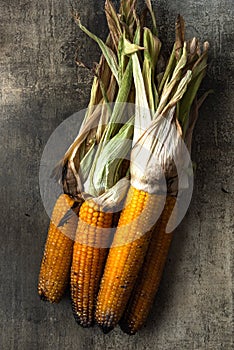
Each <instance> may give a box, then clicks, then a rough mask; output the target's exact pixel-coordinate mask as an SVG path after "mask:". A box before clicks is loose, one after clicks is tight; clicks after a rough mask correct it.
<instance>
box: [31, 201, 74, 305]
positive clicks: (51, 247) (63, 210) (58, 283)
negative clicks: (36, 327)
mask: <svg viewBox="0 0 234 350" xmlns="http://www.w3.org/2000/svg"><path fill="white" fill-rule="evenodd" d="M74 204H75V201H74V200H73V199H71V198H70V197H69V196H68V195H66V194H62V195H60V197H59V198H58V200H57V202H56V204H55V207H54V210H53V214H52V218H51V221H50V226H49V231H48V237H47V241H46V245H45V251H44V256H43V258H42V262H41V270H40V275H39V283H38V293H39V295H40V296H41V298H42V299H43V300H47V301H50V302H51V303H54V302H55V303H57V302H59V301H60V299H61V297H62V295H63V294H64V292H65V289H66V287H67V284H68V281H69V271H70V266H71V258H72V248H73V241H74V234H75V230H76V227H77V221H78V218H77V216H76V215H75V214H74V213H73V212H72V214H71V215H70V217H68V219H67V221H66V222H64V223H63V224H62V223H61V220H63V218H64V216H65V215H66V214H67V213H68V212H69V211H70V210H71V209H72V207H73V206H74Z"/></svg>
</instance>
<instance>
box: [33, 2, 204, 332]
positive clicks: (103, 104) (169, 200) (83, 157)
mask: <svg viewBox="0 0 234 350" xmlns="http://www.w3.org/2000/svg"><path fill="white" fill-rule="evenodd" d="M145 3H146V7H145V9H144V10H143V11H142V13H141V15H140V16H138V15H137V9H136V1H135V0H122V2H121V5H120V9H119V13H117V12H116V9H115V8H114V6H113V4H112V3H111V2H110V1H109V0H107V1H106V5H105V12H106V18H107V23H108V27H109V35H108V37H107V40H106V42H105V43H104V42H103V41H102V40H101V39H99V38H97V37H96V36H95V35H94V34H92V33H90V32H89V31H88V29H87V28H85V27H84V26H83V25H82V24H81V21H80V18H79V16H78V15H77V14H76V13H73V15H74V18H75V20H76V22H77V23H78V25H79V27H80V28H81V29H82V30H83V31H84V32H85V33H86V34H88V35H89V36H90V37H91V38H92V39H93V40H95V41H96V43H97V44H98V45H99V47H100V48H101V50H102V56H101V59H100V62H99V64H98V65H97V66H96V68H95V77H94V82H93V86H92V91H91V97H90V103H89V107H88V109H87V112H86V115H85V118H84V120H83V123H82V126H81V128H80V131H79V134H78V136H77V138H76V139H75V141H74V143H73V144H72V145H71V147H70V148H69V149H68V151H67V152H66V154H65V156H64V159H63V160H62V161H61V162H60V164H59V165H58V166H57V167H56V169H55V170H54V174H53V175H54V176H55V177H56V179H57V180H59V181H61V183H62V186H63V193H62V194H61V196H60V197H59V198H58V200H57V202H56V204H55V207H54V211H53V214H52V218H51V223H50V227H49V233H48V238H47V242H46V246H45V252H44V256H43V259H42V264H41V271H40V276H39V286H38V290H39V294H40V296H41V298H42V299H44V300H48V301H50V302H59V300H60V299H61V297H62V295H63V294H64V292H65V289H66V287H67V285H68V283H69V280H70V289H71V298H72V308H73V313H74V316H75V319H76V321H77V322H78V323H79V324H80V325H82V326H83V327H89V326H92V325H93V324H94V323H95V322H96V323H97V324H98V325H100V326H101V327H102V329H103V331H104V332H105V333H107V332H108V331H110V330H112V329H113V328H114V327H115V326H116V325H117V324H118V323H119V324H120V326H121V328H122V330H123V331H124V332H126V333H128V334H135V333H136V332H137V331H138V330H139V329H140V328H141V327H142V325H143V324H144V322H145V320H146V318H147V315H148V313H149V310H150V307H151V305H152V303H153V300H154V297H155V294H156V292H157V289H158V286H159V283H160V279H161V276H162V272H163V268H164V265H165V261H166V257H167V255H168V250H169V247H170V243H171V240H172V237H173V233H172V232H170V228H168V227H169V226H168V225H169V223H170V227H171V229H173V228H174V227H175V226H176V224H175V222H176V221H178V215H179V214H178V208H177V206H178V205H177V204H178V194H179V192H183V191H186V188H187V187H189V177H190V175H191V169H189V166H190V165H189V161H188V160H185V158H186V157H185V155H184V154H185V153H186V152H184V150H183V145H184V144H185V145H186V146H187V148H186V150H189V152H190V149H191V141H192V132H193V129H194V125H195V122H196V119H197V115H198V109H199V107H200V105H201V104H202V102H203V101H204V99H205V97H206V95H207V94H205V95H204V96H202V97H201V98H200V99H198V97H197V92H198V89H199V86H200V84H201V82H202V79H203V78H204V76H205V73H206V67H207V55H208V46H209V45H208V43H207V42H205V43H204V44H203V49H202V50H201V47H200V46H201V45H200V43H199V41H198V40H197V39H196V38H193V39H192V40H190V41H185V35H184V21H183V18H182V17H181V16H178V19H177V22H176V40H175V44H174V47H173V49H172V52H171V55H170V57H167V56H166V54H165V52H164V51H165V50H164V47H163V45H162V44H161V42H160V40H159V38H158V32H157V26H156V19H155V14H154V12H153V9H152V6H151V2H150V0H146V1H145ZM148 20H149V23H150V24H149V26H147V23H148ZM175 159H176V160H175ZM178 164H179V166H178ZM179 168H180V169H183V171H182V172H181V171H180V170H179ZM181 177H183V181H181ZM173 223H174V224H173Z"/></svg>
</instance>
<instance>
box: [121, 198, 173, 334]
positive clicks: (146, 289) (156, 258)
mask: <svg viewBox="0 0 234 350" xmlns="http://www.w3.org/2000/svg"><path fill="white" fill-rule="evenodd" d="M175 201H176V198H175V197H170V196H168V197H167V200H166V204H165V207H164V210H163V212H162V214H161V217H160V219H159V220H158V223H157V225H156V228H155V230H154V232H153V234H152V238H151V241H150V245H149V249H148V251H147V254H146V257H145V260H144V264H143V266H142V269H141V273H140V274H139V277H138V278H137V281H136V284H135V287H134V289H133V291H132V294H131V298H130V300H129V303H128V306H127V309H126V311H125V313H124V316H123V319H122V320H121V322H120V326H121V329H122V330H123V331H124V332H125V333H128V334H130V335H131V334H135V333H136V332H137V331H138V330H139V329H140V328H141V327H142V326H143V324H144V323H145V321H146V319H147V316H148V314H149V311H150V308H151V305H152V303H153V300H154V297H155V295H156V293H157V290H158V287H159V283H160V280H161V277H162V273H163V269H164V266H165V262H166V259H167V255H168V251H169V247H170V244H171V241H172V237H173V233H172V232H170V233H166V226H167V223H168V221H169V219H170V218H171V214H172V211H173V208H174V205H175ZM173 215H175V214H173ZM172 219H173V218H172Z"/></svg>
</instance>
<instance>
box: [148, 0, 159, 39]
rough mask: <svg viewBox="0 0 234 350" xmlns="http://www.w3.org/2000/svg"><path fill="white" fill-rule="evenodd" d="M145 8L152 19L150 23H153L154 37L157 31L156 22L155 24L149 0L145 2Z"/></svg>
mask: <svg viewBox="0 0 234 350" xmlns="http://www.w3.org/2000/svg"><path fill="white" fill-rule="evenodd" d="M145 3H146V6H147V8H148V10H149V13H150V15H151V18H152V23H153V34H154V35H158V29H157V22H156V17H155V14H154V11H153V8H152V4H151V1H150V0H145Z"/></svg>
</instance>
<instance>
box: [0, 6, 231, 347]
mask: <svg viewBox="0 0 234 350" xmlns="http://www.w3.org/2000/svg"><path fill="white" fill-rule="evenodd" d="M117 3H118V2H117V1H115V4H117ZM156 3H157V13H158V18H159V19H158V22H159V26H160V30H161V33H162V35H161V36H162V38H163V39H164V40H167V41H168V42H169V43H172V40H173V25H174V19H175V17H176V15H177V14H178V13H181V14H183V15H184V17H185V19H186V22H187V30H188V34H189V35H194V34H195V35H197V36H198V37H200V38H201V40H203V41H204V40H209V42H210V44H211V54H210V66H209V73H208V79H207V80H206V84H205V86H203V89H207V88H212V89H214V90H215V94H214V95H212V96H210V97H209V98H208V100H207V102H206V104H205V105H204V107H203V108H202V110H201V113H200V119H199V122H198V124H197V127H196V132H195V137H194V147H193V159H194V161H195V162H196V163H197V174H196V179H195V181H196V182H195V190H194V195H193V200H192V203H191V206H190V209H189V212H188V213H187V216H186V218H185V219H184V221H183V223H182V224H181V225H180V227H179V228H178V229H177V232H176V234H175V238H174V241H173V244H172V249H171V252H170V256H169V259H168V263H167V266H166V269H165V273H164V276H163V280H162V283H161V287H160V290H159V292H158V295H157V298H156V300H155V303H154V307H153V309H152V312H151V314H150V317H149V320H148V322H147V324H146V326H145V327H144V329H143V330H142V331H141V332H139V334H138V335H136V336H134V337H128V336H126V335H124V334H122V333H121V331H120V329H119V328H117V329H116V330H114V331H113V332H111V333H110V334H108V335H103V334H102V333H101V331H100V330H99V329H98V328H94V329H90V330H87V329H82V328H79V327H78V326H77V325H76V323H75V321H74V319H73V316H72V313H71V308H70V301H69V297H68V295H67V296H66V297H65V299H64V300H63V301H62V302H61V303H60V304H59V305H49V304H47V303H43V302H41V301H40V300H39V297H38V295H37V278H38V272H39V267H40V260H41V256H42V252H43V246H44V243H45V239H46V229H47V226H48V222H49V219H48V217H47V215H46V213H45V210H44V208H43V204H42V201H41V198H40V192H39V185H38V171H39V163H40V157H41V155H42V152H43V148H44V146H45V144H46V142H47V139H48V137H49V136H50V134H51V133H52V132H53V130H54V129H55V128H56V127H57V126H58V125H59V124H60V123H61V122H62V121H63V120H65V119H66V118H67V117H68V116H70V115H71V114H72V113H73V112H75V111H77V110H80V109H82V108H84V107H85V106H86V105H87V102H88V99H89V90H90V84H91V81H92V76H91V74H90V73H89V72H88V71H85V70H83V69H81V68H77V67H76V66H75V64H74V55H75V51H76V49H77V48H78V54H79V57H80V58H81V59H82V60H83V61H85V62H86V64H87V65H89V66H92V64H93V62H94V61H97V60H98V57H99V51H98V49H97V47H96V45H94V44H93V43H92V42H91V41H90V40H89V39H87V38H86V36H85V35H84V34H83V33H81V32H80V31H79V30H78V29H77V27H76V25H75V24H74V23H73V20H72V19H71V16H70V5H69V1H62V0H57V1H55V0H46V1H40V2H39V1H38V0H32V1H26V0H18V1H16V0H8V1H4V0H1V1H0V13H1V21H0V31H1V34H0V41H1V43H0V45H1V46H0V47H1V55H0V69H1V75H0V81H1V84H0V89H1V90H0V93H1V95H0V98H1V116H0V126H1V127H0V163H1V171H0V186H1V196H0V207H1V215H0V222H1V257H0V275H1V277H0V278H1V283H0V295H1V297H0V323H1V334H0V344H1V345H0V347H1V349H3V350H11V349H12V350H13V349H14V350H15V349H37V350H40V349H43V350H47V349H70V350H72V349H79V350H82V349H86V350H91V349H94V350H99V349H103V350H117V349H129V350H143V349H145V350H146V349H147V350H153V349H158V350H175V349H178V350H187V349H188V350H191V349H195V350H205V349H211V350H216V349H217V350H221V349H223V350H231V348H232V334H231V331H232V328H231V322H232V309H233V308H232V306H233V305H232V294H231V292H232V274H231V268H232V265H231V249H232V237H231V234H232V229H233V221H232V217H233V212H232V209H233V194H232V193H233V192H232V191H233V139H232V136H231V129H232V130H233V113H234V107H233V106H234V104H233V101H234V83H233V76H234V70H233V69H234V36H233V35H234V28H233V20H234V13H233V1H232V0H224V1H218V0H205V1H201V0H197V1H192V0H185V1H179V0H167V1H166V0H159V1H154V5H155V7H156ZM74 6H75V7H76V8H78V9H79V10H80V14H81V16H82V18H83V22H85V24H86V25H87V26H88V27H89V28H90V29H91V30H92V31H95V32H96V33H97V34H99V35H101V36H102V37H103V38H104V37H105V33H106V23H105V19H104V14H103V6H104V1H103V0H101V1H95V0H89V1H88V0H84V1H81V0H77V1H76V2H74Z"/></svg>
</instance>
